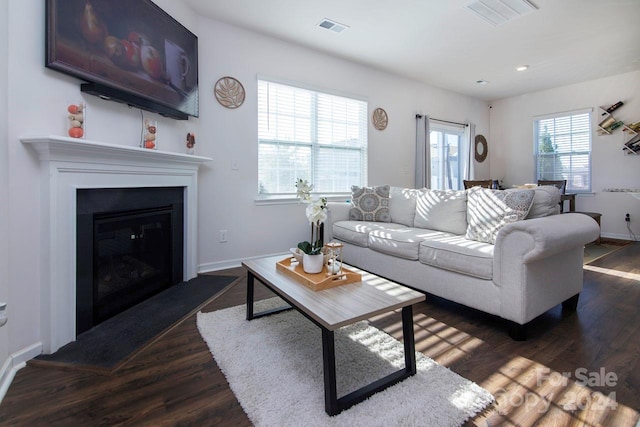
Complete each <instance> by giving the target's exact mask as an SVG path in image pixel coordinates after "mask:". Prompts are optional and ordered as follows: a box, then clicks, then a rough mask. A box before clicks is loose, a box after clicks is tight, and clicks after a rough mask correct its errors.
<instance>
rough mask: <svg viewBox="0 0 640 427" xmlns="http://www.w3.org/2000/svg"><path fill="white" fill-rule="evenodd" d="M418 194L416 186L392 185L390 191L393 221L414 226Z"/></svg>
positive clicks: (390, 207) (390, 210)
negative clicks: (402, 186)
mask: <svg viewBox="0 0 640 427" xmlns="http://www.w3.org/2000/svg"><path fill="white" fill-rule="evenodd" d="M418 194H419V190H416V189H415V188H401V187H391V190H390V191H389V213H390V214H391V222H393V223H395V224H402V225H406V226H408V227H413V219H414V217H415V216H416V198H417V197H418Z"/></svg>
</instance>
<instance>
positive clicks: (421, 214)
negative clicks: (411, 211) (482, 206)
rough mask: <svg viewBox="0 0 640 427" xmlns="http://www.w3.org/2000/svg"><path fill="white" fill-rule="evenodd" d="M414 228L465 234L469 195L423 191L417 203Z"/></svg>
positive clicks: (444, 191)
mask: <svg viewBox="0 0 640 427" xmlns="http://www.w3.org/2000/svg"><path fill="white" fill-rule="evenodd" d="M413 224H414V227H419V228H428V229H430V230H438V231H445V232H448V233H453V234H464V233H465V232H466V230H467V193H466V192H465V191H464V190H463V191H455V190H432V189H427V188H425V189H422V190H420V192H419V194H418V198H417V201H416V217H415V219H414V221H413Z"/></svg>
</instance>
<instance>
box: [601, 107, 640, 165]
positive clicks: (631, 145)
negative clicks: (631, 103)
mask: <svg viewBox="0 0 640 427" xmlns="http://www.w3.org/2000/svg"><path fill="white" fill-rule="evenodd" d="M620 105H622V104H620ZM619 107H620V106H618V107H616V108H614V109H613V110H611V108H612V107H599V110H600V118H601V119H600V121H599V123H598V129H597V131H598V135H600V136H603V135H611V134H613V133H614V132H615V131H616V130H618V129H621V130H622V132H623V133H624V141H623V143H624V145H623V146H622V151H624V152H625V154H629V155H635V156H638V155H640V134H639V133H638V132H637V131H636V130H634V128H632V127H630V126H629V125H626V124H624V122H622V121H621V120H617V119H616V118H615V117H614V116H613V115H612V113H613V111H614V110H616V109H617V108H619ZM607 110H610V111H607ZM636 125H637V123H634V124H633V125H632V126H634V127H636Z"/></svg>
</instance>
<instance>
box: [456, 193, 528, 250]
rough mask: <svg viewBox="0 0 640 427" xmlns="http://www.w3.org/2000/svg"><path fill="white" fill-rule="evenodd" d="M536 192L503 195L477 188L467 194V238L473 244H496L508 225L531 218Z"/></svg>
mask: <svg viewBox="0 0 640 427" xmlns="http://www.w3.org/2000/svg"><path fill="white" fill-rule="evenodd" d="M534 195H535V191H533V190H518V191H513V190H510V191H503V190H490V189H488V188H481V187H473V188H471V189H469V190H467V223H468V224H469V225H468V226H467V234H466V235H465V237H466V238H467V239H469V240H476V241H478V242H485V243H492V244H495V243H496V237H497V236H498V232H499V231H500V230H501V229H502V227H504V226H505V225H507V224H509V223H511V222H516V221H521V220H523V219H525V218H526V217H527V214H528V213H529V209H531V204H532V203H533V197H534Z"/></svg>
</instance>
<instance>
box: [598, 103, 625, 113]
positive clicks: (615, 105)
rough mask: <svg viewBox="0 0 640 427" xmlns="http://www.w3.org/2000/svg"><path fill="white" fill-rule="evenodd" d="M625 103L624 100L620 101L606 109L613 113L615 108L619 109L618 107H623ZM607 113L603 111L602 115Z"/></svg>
mask: <svg viewBox="0 0 640 427" xmlns="http://www.w3.org/2000/svg"><path fill="white" fill-rule="evenodd" d="M623 105H624V102H622V101H618V102H616V103H615V104H613V105H612V106H611V107H609V108H607V109H606V110H605V111H606V112H607V113H609V114H611V113H613V112H614V111H615V110H617V109H618V108H620V107H622V106H623ZM605 114H606V113H602V115H603V116H604V115H605Z"/></svg>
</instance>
